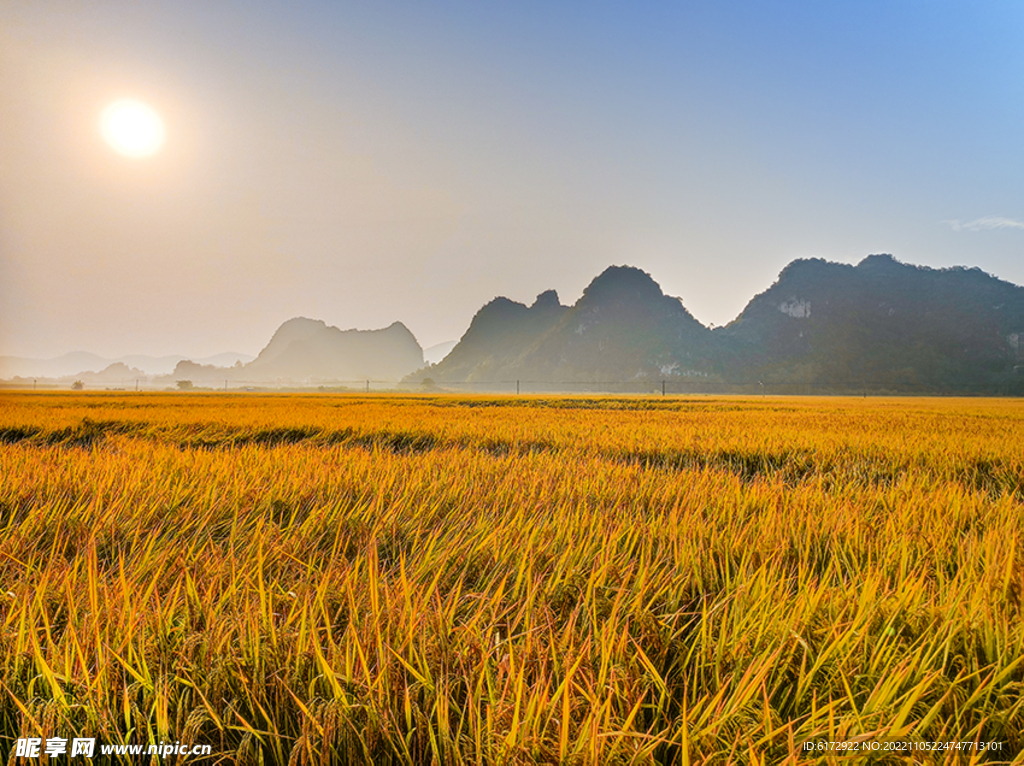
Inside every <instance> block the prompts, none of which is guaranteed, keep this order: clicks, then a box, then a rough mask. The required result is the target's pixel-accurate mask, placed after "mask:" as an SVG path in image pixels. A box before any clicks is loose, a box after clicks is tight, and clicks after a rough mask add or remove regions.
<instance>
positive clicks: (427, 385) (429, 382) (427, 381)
mask: <svg viewBox="0 0 1024 766" xmlns="http://www.w3.org/2000/svg"><path fill="white" fill-rule="evenodd" d="M420 386H421V387H422V388H423V389H424V390H433V389H435V388H437V383H435V382H434V379H433V378H424V379H423V380H421V381H420Z"/></svg>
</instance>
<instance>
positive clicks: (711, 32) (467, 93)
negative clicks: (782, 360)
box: [0, 0, 1024, 360]
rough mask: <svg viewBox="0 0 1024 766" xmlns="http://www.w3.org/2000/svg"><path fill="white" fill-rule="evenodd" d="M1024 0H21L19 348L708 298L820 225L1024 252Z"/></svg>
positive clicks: (797, 249)
mask: <svg viewBox="0 0 1024 766" xmlns="http://www.w3.org/2000/svg"><path fill="white" fill-rule="evenodd" d="M1022 34H1024V8H1022V7H1021V6H1020V5H1019V4H1016V3H1010V2H991V3H981V4H970V5H968V4H950V3H929V4H911V3H884V2H865V3H811V2H781V0H778V1H774V2H764V3H760V2H759V3H754V2H723V3H707V4H699V5H698V4H681V5H676V6H673V7H668V6H665V5H661V4H658V5H654V6H652V7H646V8H636V7H627V6H624V5H621V4H600V3H599V4H593V3H588V4H583V3H581V2H568V3H559V4H548V3H535V2H526V3H515V4H479V3H469V2H432V3H422V4H415V5H412V6H410V5H408V4H398V3H393V2H372V3H370V2H354V3H345V4H344V5H341V4H335V3H326V2H305V3H294V4H288V5H281V4H278V5H271V4H268V3H246V4H244V5H238V4H208V3H199V2H192V1H189V0H183V1H181V2H173V3H172V2H148V3H127V2H109V3H104V4H99V3H89V4H81V3H74V4H69V3H64V2H58V1H57V0H42V1H41V2H34V3H31V4H29V3H8V4H6V5H5V7H4V8H3V10H2V11H0V355H4V356H17V357H30V358H52V357H57V356H59V355H62V354H65V353H67V352H70V351H79V350H86V351H89V352H92V353H94V354H97V355H99V356H101V357H104V358H106V359H119V358H121V357H123V356H124V355H140V354H145V355H150V356H156V357H161V356H166V355H186V356H190V358H192V359H193V360H195V359H200V358H205V357H209V356H211V355H214V354H220V353H222V352H225V351H227V350H237V351H238V352H240V353H242V354H245V355H248V356H255V355H256V354H258V353H259V351H260V350H261V349H262V348H263V347H264V346H265V345H266V343H267V339H268V338H270V337H271V336H272V335H273V333H274V331H275V330H276V329H277V328H278V327H279V326H280V324H281V323H282V322H283V321H285V320H286V319H288V318H291V317H300V316H304V317H313V318H316V319H319V320H323V321H324V322H326V323H327V325H330V326H335V327H338V328H342V329H346V328H359V329H365V330H369V329H377V328H385V327H389V326H390V325H392V324H393V323H394V322H401V323H402V324H403V325H404V326H406V327H407V328H409V330H410V331H411V332H412V333H413V335H414V336H415V338H416V340H417V341H418V343H419V345H420V346H421V347H422V348H426V349H429V348H430V347H432V346H434V345H437V344H441V343H444V342H448V341H451V340H454V339H456V338H459V337H461V336H462V334H463V332H464V331H465V329H466V327H467V326H468V323H469V320H470V319H471V318H472V317H473V315H474V314H475V312H476V311H477V310H478V309H479V308H480V307H481V306H482V305H484V304H486V303H487V302H488V301H490V300H491V299H493V298H494V297H495V296H497V295H504V296H508V297H509V298H510V299H512V300H514V301H519V302H523V303H526V304H529V303H531V302H532V301H533V299H534V296H535V295H536V294H537V291H538V285H539V286H541V289H546V288H549V287H550V288H553V289H555V290H557V292H558V295H559V296H561V299H562V301H563V302H565V303H566V304H567V305H572V304H573V303H575V302H576V301H577V300H578V299H579V297H580V296H581V294H582V292H583V289H584V288H585V287H586V286H587V285H588V283H589V282H590V280H592V279H593V277H594V275H596V274H599V273H601V272H602V271H603V270H604V269H605V268H606V267H607V266H609V265H610V264H621V263H628V264H631V265H634V266H637V267H639V268H641V269H643V270H644V271H646V272H648V273H650V274H653V275H656V277H657V280H658V282H659V284H660V286H661V288H662V289H663V290H664V292H665V293H666V294H667V295H671V296H679V297H680V298H681V299H682V301H683V303H684V305H685V306H686V308H687V309H688V310H689V311H690V312H691V313H692V315H693V317H694V318H695V319H696V320H698V321H699V322H701V323H703V324H704V325H711V324H716V325H721V324H724V323H726V322H729V321H730V320H733V319H734V318H736V317H737V316H738V315H739V314H740V313H741V311H742V310H743V308H744V306H745V305H746V303H747V301H748V300H749V299H750V297H751V296H753V295H755V294H758V293H760V292H762V291H764V290H765V289H766V288H767V287H768V286H769V285H771V284H772V282H773V281H774V280H775V278H776V276H777V275H778V274H779V272H780V271H781V270H782V269H783V267H785V266H786V264H788V263H790V262H791V261H793V260H794V259H796V258H803V257H823V258H827V259H829V260H833V261H839V262H843V263H849V264H854V263H857V262H859V261H861V260H862V259H863V258H864V257H865V256H866V255H868V254H869V253H893V254H894V255H895V256H896V257H897V258H898V259H900V260H901V261H904V262H908V263H915V264H924V265H928V266H932V267H949V266H953V265H959V264H964V265H968V266H977V267H980V268H981V269H983V270H984V271H986V272H988V273H991V274H993V275H994V276H997V277H999V278H1001V279H1003V280H1007V281H1009V282H1012V283H1014V284H1018V285H1019V284H1024V259H1022V258H1021V257H1020V253H1021V247H1022V245H1024V187H1022V186H1021V184H1020V178H1021V177H1022V171H1024V167H1022V164H1024V163H1022V160H1024V146H1022V144H1021V142H1020V140H1019V137H1020V135H1021V134H1022V132H1024V131H1022V128H1024V92H1022V91H1024V77H1022V74H1024V73H1022V67H1024V57H1022V54H1021V49H1020V44H1019V41H1020V40H1021V39H1022Z"/></svg>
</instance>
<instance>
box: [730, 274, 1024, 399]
mask: <svg viewBox="0 0 1024 766" xmlns="http://www.w3.org/2000/svg"><path fill="white" fill-rule="evenodd" d="M1022 332H1024V288H1022V287H1018V286H1016V285H1013V284H1010V283H1009V282H1004V281H1002V280H999V279H996V278H995V277H992V276H990V275H988V274H986V273H985V272H983V271H981V270H980V269H977V268H970V269H968V268H963V267H955V268H950V269H932V268H927V267H921V266H914V265H910V264H906V263H901V262H900V261H897V260H896V259H895V258H893V257H892V256H891V255H872V256H868V257H867V258H865V259H864V260H863V261H861V262H860V263H858V264H857V265H856V266H850V265H847V264H841V263H831V262H828V261H824V260H820V259H811V260H798V261H794V262H793V263H791V264H789V265H788V266H787V267H786V268H785V269H783V270H782V272H781V273H780V274H779V278H778V280H777V281H776V282H775V284H773V285H772V286H771V287H770V288H768V290H766V291H765V292H763V293H761V294H760V295H758V296H756V297H755V298H753V299H752V300H751V301H750V303H749V304H747V307H746V308H745V309H744V310H743V312H742V313H741V314H740V315H739V317H737V318H736V320H735V321H733V322H732V323H730V324H729V325H727V326H726V327H724V328H721V329H720V330H719V331H718V332H717V333H716V334H717V335H718V336H719V338H720V339H721V340H722V341H723V348H722V350H723V369H724V370H725V373H726V376H727V377H730V378H732V379H735V380H752V379H754V378H758V379H761V380H771V381H780V382H781V381H807V382H813V383H816V384H819V385H833V386H843V385H848V386H853V387H856V386H857V385H868V386H874V387H877V386H889V387H895V388H899V387H913V386H923V387H927V388H930V389H941V388H954V389H974V388H978V387H985V386H992V385H1000V384H1008V383H1011V382H1013V381H1014V380H1015V378H1016V377H1017V375H1018V373H1017V372H1015V370H1014V367H1016V366H1017V365H1019V364H1020V361H1021V360H1020V351H1019V347H1020V343H1019V338H1020V337H1021V333H1022Z"/></svg>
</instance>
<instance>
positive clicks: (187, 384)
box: [178, 380, 193, 391]
mask: <svg viewBox="0 0 1024 766" xmlns="http://www.w3.org/2000/svg"><path fill="white" fill-rule="evenodd" d="M178 388H180V389H181V390H182V391H191V390H192V388H193V386H192V381H191V380H179V381H178Z"/></svg>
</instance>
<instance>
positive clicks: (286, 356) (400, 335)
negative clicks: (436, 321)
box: [237, 317, 423, 383]
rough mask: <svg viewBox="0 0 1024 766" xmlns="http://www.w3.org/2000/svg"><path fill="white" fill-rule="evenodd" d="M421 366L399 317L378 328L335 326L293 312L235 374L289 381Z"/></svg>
mask: <svg viewBox="0 0 1024 766" xmlns="http://www.w3.org/2000/svg"><path fill="white" fill-rule="evenodd" d="M422 366H423V349H422V348H421V347H420V344H419V343H418V342H417V341H416V338H415V337H414V336H413V334H412V333H411V332H409V330H408V328H407V327H406V326H405V325H403V324H402V323H401V322H394V323H393V324H391V325H390V326H388V327H385V328H384V329H382V330H339V329H338V328H337V327H332V326H329V325H328V324H327V323H326V322H323V321H321V320H317V319H306V318H305V317H297V318H295V319H289V320H288V321H287V322H285V323H284V324H282V325H281V326H280V327H279V328H278V329H277V332H275V333H274V335H273V337H272V338H271V339H270V342H269V343H268V344H267V346H266V347H265V348H264V349H263V350H262V351H261V352H260V353H259V355H258V356H257V357H256V358H255V359H254V360H253V361H251V362H249V363H248V364H246V365H243V366H242V367H241V369H240V370H238V371H237V377H238V379H240V380H250V381H265V382H277V381H287V382H294V383H323V382H332V381H356V380H367V379H369V380H399V379H400V378H402V377H403V376H405V375H408V374H409V373H410V372H412V371H413V370H416V369H418V368H420V367H422Z"/></svg>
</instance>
